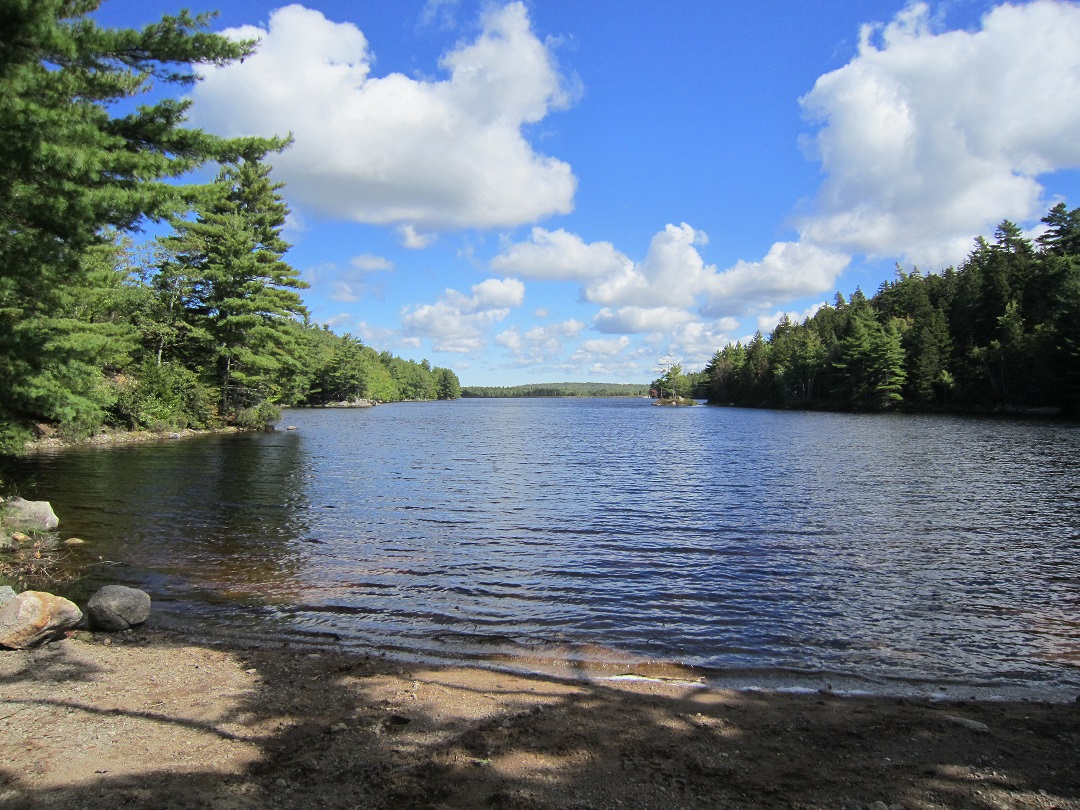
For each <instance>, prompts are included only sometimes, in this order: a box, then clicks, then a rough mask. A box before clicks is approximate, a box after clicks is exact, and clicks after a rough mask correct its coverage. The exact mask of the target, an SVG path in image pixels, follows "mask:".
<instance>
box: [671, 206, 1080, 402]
mask: <svg viewBox="0 0 1080 810" xmlns="http://www.w3.org/2000/svg"><path fill="white" fill-rule="evenodd" d="M1042 221H1043V223H1044V224H1045V226H1046V228H1045V229H1044V230H1043V231H1042V233H1041V235H1040V236H1038V237H1037V239H1035V240H1034V241H1032V240H1029V239H1027V238H1025V237H1024V235H1023V233H1022V231H1021V229H1020V228H1019V227H1018V226H1017V225H1016V224H1014V223H1012V222H1009V221H1007V220H1006V221H1004V222H1002V223H1001V225H1000V226H998V228H997V230H996V232H995V234H994V237H993V241H988V240H986V239H985V238H982V237H980V238H979V239H977V240H976V243H975V247H974V249H973V251H972V252H971V254H970V255H969V257H968V258H967V260H966V261H965V262H963V264H961V266H960V267H958V268H952V267H950V268H948V269H946V270H945V271H944V272H941V273H927V274H923V273H922V272H920V271H919V270H918V269H917V268H915V269H913V270H911V271H910V272H905V271H904V270H903V269H902V268H900V267H899V266H898V267H897V269H896V276H895V279H894V280H892V281H887V282H884V283H882V284H881V286H880V287H879V288H878V290H877V291H876V292H875V293H874V295H873V297H871V298H867V297H866V296H865V295H864V294H863V292H862V291H861V290H859V289H856V290H855V292H854V293H853V294H852V295H851V297H850V298H849V299H845V298H844V296H843V295H841V294H839V293H838V294H837V295H836V298H835V300H834V302H833V304H832V305H831V306H824V307H822V308H821V309H819V310H818V311H817V312H816V313H815V314H814V315H813V316H811V317H809V318H807V319H806V320H804V321H803V322H802V323H793V322H792V321H790V320H789V319H787V318H785V319H783V320H782V321H781V322H780V323H779V324H778V325H777V327H776V328H775V329H774V330H773V331H772V333H771V334H770V335H768V336H767V337H765V336H762V335H761V334H760V333H758V334H756V335H755V336H754V337H753V339H752V340H750V341H749V342H747V343H741V342H740V343H735V344H732V345H728V346H725V347H724V348H722V349H720V350H719V351H717V352H716V354H715V355H714V356H713V357H712V360H711V361H710V362H709V364H708V365H707V366H706V367H705V369H704V370H703V372H700V373H699V374H698V375H696V376H695V377H694V378H693V379H687V380H686V382H685V383H684V385H685V386H686V387H687V388H688V389H689V388H694V389H695V390H694V393H695V395H697V396H701V397H705V398H707V399H708V400H709V402H711V403H715V404H723V405H746V406H755V407H779V408H820V409H830V410H849V411H881V410H887V409H897V410H905V411H961V412H963V411H970V412H989V411H1013V412H1044V413H1063V414H1067V415H1072V416H1075V415H1077V414H1078V413H1080V208H1078V209H1072V210H1069V209H1068V208H1067V206H1066V205H1065V204H1064V203H1058V204H1057V205H1055V206H1054V207H1053V208H1051V209H1050V211H1049V212H1048V213H1047V215H1046V216H1045V217H1044V218H1043V220H1042Z"/></svg>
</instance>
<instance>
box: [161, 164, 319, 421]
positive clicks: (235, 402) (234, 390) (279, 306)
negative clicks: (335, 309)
mask: <svg viewBox="0 0 1080 810" xmlns="http://www.w3.org/2000/svg"><path fill="white" fill-rule="evenodd" d="M282 186H283V184H281V183H274V182H273V181H272V180H271V179H270V167H269V166H268V165H266V164H265V163H263V162H261V161H260V160H259V159H257V157H251V158H244V159H242V160H240V161H237V162H235V163H231V164H228V165H226V166H224V167H223V168H222V170H221V173H220V174H219V175H218V177H217V180H216V181H215V182H214V184H213V186H212V188H211V190H210V193H208V194H207V195H206V198H205V199H204V200H203V201H202V202H201V203H200V204H199V205H198V206H197V208H196V212H197V216H196V219H195V220H194V221H187V220H177V221H176V222H175V223H174V227H175V229H176V233H175V235H173V236H169V237H166V238H165V240H164V242H165V243H166V245H167V246H168V247H169V248H170V249H171V252H172V253H173V255H174V256H175V257H176V260H177V265H174V266H179V267H181V268H185V272H186V273H187V274H188V277H187V279H186V284H185V286H186V287H187V288H188V289H189V290H190V293H189V297H188V299H187V301H186V302H185V305H186V309H187V313H188V318H189V319H190V320H191V321H192V323H193V324H194V325H195V326H196V327H197V328H198V330H199V331H200V332H201V333H202V334H204V335H205V336H206V338H207V340H208V343H209V345H208V346H207V347H206V349H207V354H208V356H209V357H211V358H212V373H213V376H214V381H215V383H216V384H217V386H218V387H219V390H220V392H221V398H220V406H221V410H222V414H223V415H225V416H231V415H234V414H236V413H237V412H238V411H241V410H243V409H250V408H252V407H254V406H258V405H260V404H262V403H267V402H269V403H273V402H275V401H277V400H279V399H281V398H282V394H283V392H284V391H286V390H291V389H292V388H293V387H294V386H293V381H294V379H295V377H297V376H298V375H299V374H301V372H302V367H301V361H300V358H301V357H302V355H303V352H302V347H301V346H300V345H299V341H300V340H301V336H302V331H301V330H299V329H295V328H292V327H293V326H294V323H291V322H292V321H293V320H294V319H295V318H297V317H301V316H303V315H305V314H306V310H305V308H304V304H303V301H302V300H301V298H300V295H299V294H298V293H297V292H296V290H297V289H301V288H303V287H306V286H307V284H306V283H305V282H303V281H301V279H300V274H299V273H298V272H297V270H296V269H295V268H293V267H292V266H291V265H289V264H288V263H287V262H286V261H284V259H283V258H282V257H283V256H284V254H285V252H286V251H287V250H288V249H289V245H288V243H287V242H285V240H284V239H282V238H281V230H282V228H283V227H284V225H285V218H286V216H287V215H288V208H287V207H286V205H285V202H284V200H283V199H282V197H281V195H280V194H279V193H278V192H279V190H280V189H281V188H282Z"/></svg>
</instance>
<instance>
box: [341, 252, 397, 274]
mask: <svg viewBox="0 0 1080 810" xmlns="http://www.w3.org/2000/svg"><path fill="white" fill-rule="evenodd" d="M349 264H350V265H351V266H352V267H354V268H355V269H357V270H359V271H360V272H362V273H378V272H380V271H383V270H393V269H394V263H393V262H392V261H390V260H389V259H387V258H385V257H384V256H376V255H374V254H372V253H361V254H360V255H359V256H353V257H352V258H351V259H350V260H349Z"/></svg>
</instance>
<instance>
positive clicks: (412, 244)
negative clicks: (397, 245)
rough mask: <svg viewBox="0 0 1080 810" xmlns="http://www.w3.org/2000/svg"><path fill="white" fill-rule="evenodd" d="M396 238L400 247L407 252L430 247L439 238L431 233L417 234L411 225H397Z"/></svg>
mask: <svg viewBox="0 0 1080 810" xmlns="http://www.w3.org/2000/svg"><path fill="white" fill-rule="evenodd" d="M397 232H398V237H400V239H401V246H402V247H404V248H408V249H409V250H423V249H424V248H426V247H431V245H433V244H434V243H435V240H437V239H438V238H439V237H438V236H437V235H436V234H433V233H418V232H417V230H416V228H414V227H413V226H412V225H398V228H397Z"/></svg>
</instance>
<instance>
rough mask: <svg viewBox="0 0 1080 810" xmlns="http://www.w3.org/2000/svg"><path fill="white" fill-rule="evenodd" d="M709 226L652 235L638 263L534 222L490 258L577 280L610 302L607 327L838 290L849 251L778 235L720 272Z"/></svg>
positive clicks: (660, 324) (665, 324) (624, 328)
mask: <svg viewBox="0 0 1080 810" xmlns="http://www.w3.org/2000/svg"><path fill="white" fill-rule="evenodd" d="M707 243H708V237H707V236H706V235H705V233H704V232H702V231H699V230H696V229H695V228H693V227H691V226H690V225H687V224H686V223H685V222H684V223H682V224H680V225H671V224H669V225H667V226H666V227H665V228H664V229H663V230H662V231H660V232H658V233H657V234H655V235H654V236H653V238H652V240H651V242H650V245H649V250H648V253H647V254H646V256H645V259H644V260H643V261H642V262H641V263H640V264H635V263H634V262H633V261H631V260H630V259H629V258H627V257H626V255H625V254H623V253H622V252H620V251H618V250H616V249H615V247H614V246H613V245H612V244H611V243H610V242H592V243H586V242H585V241H584V240H583V239H582V238H581V237H580V236H577V235H576V234H572V233H568V232H567V231H565V230H561V229H560V230H557V231H547V230H545V229H543V228H539V227H537V228H533V229H532V234H531V236H530V239H529V240H528V241H525V242H519V243H516V244H513V245H510V246H509V247H507V248H506V249H505V250H504V251H503V252H502V253H501V254H500V255H499V256H497V257H495V259H493V260H492V262H491V267H492V269H494V270H497V271H500V272H512V273H514V274H515V275H520V276H524V277H528V278H537V279H547V280H567V281H578V282H581V284H582V292H581V296H582V298H584V299H585V300H586V301H589V302H590V303H595V304H601V305H603V306H604V307H605V309H604V310H602V312H601V314H600V316H598V323H597V325H598V328H600V329H601V331H604V332H642V331H655V330H657V329H666V328H671V327H673V326H675V325H677V324H683V323H687V322H689V321H691V320H694V319H695V316H694V315H693V314H691V310H694V309H696V310H698V311H699V312H700V313H702V314H704V315H705V316H707V317H710V318H716V317H721V316H725V315H733V314H742V313H744V312H746V311H748V310H752V309H758V308H768V307H772V306H775V305H776V302H780V301H784V300H790V299H793V298H799V297H802V296H806V295H813V294H818V293H822V292H826V291H830V290H832V289H834V286H835V283H836V277H837V276H838V275H839V274H840V273H841V272H842V271H843V270H844V268H845V267H846V266H847V265H848V263H849V261H850V260H849V257H848V256H846V255H842V254H839V253H835V252H832V251H828V250H825V249H823V248H820V247H816V246H814V245H812V244H808V243H799V242H778V243H776V244H775V245H773V246H772V248H771V249H770V250H769V253H768V255H767V256H766V257H765V258H764V259H762V260H761V261H758V262H745V261H740V262H738V263H737V264H736V265H735V266H734V267H731V268H730V269H728V270H724V271H718V270H717V268H716V266H715V265H711V264H706V263H705V260H704V259H703V258H702V256H701V253H700V252H699V250H698V248H699V247H702V246H704V245H706V244H707Z"/></svg>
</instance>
